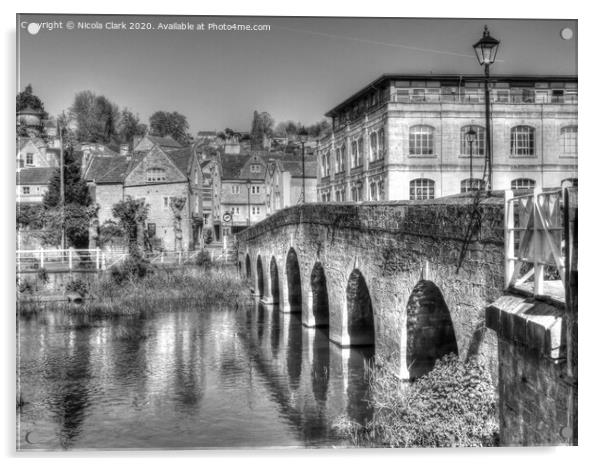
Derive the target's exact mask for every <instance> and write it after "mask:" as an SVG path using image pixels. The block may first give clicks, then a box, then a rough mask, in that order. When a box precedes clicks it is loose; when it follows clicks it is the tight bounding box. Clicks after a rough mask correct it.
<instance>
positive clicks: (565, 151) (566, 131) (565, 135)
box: [560, 126, 577, 157]
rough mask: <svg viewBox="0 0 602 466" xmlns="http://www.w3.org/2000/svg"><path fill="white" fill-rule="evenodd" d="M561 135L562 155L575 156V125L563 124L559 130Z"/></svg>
mask: <svg viewBox="0 0 602 466" xmlns="http://www.w3.org/2000/svg"><path fill="white" fill-rule="evenodd" d="M560 136H561V137H562V155H568V156H571V157H576V156H577V127H576V126H565V127H564V128H562V129H561V130H560Z"/></svg>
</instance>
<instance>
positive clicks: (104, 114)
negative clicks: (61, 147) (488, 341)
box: [69, 91, 119, 144]
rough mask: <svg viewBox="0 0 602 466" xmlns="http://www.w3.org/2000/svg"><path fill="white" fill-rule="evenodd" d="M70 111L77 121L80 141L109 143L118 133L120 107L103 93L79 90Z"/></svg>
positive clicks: (77, 135)
mask: <svg viewBox="0 0 602 466" xmlns="http://www.w3.org/2000/svg"><path fill="white" fill-rule="evenodd" d="M69 112H70V115H71V118H72V119H73V120H74V121H75V122H76V123H77V131H76V137H77V140H78V141H80V142H83V141H86V142H101V143H103V144H108V143H110V142H112V141H113V140H114V138H115V136H116V135H117V129H116V125H117V121H118V119H119V107H117V105H115V104H114V103H112V102H111V101H110V100H109V99H107V98H106V97H105V96H103V95H100V96H97V95H96V94H94V93H93V92H92V91H82V92H79V93H77V94H76V95H75V99H74V101H73V105H72V106H71V108H70V109H69Z"/></svg>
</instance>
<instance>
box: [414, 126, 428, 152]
mask: <svg viewBox="0 0 602 466" xmlns="http://www.w3.org/2000/svg"><path fill="white" fill-rule="evenodd" d="M433 132H434V130H433V128H432V127H431V126H426V125H417V126H412V127H411V128H410V155H433V153H434V152H433Z"/></svg>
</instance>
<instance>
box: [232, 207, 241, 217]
mask: <svg viewBox="0 0 602 466" xmlns="http://www.w3.org/2000/svg"><path fill="white" fill-rule="evenodd" d="M232 212H234V214H235V215H240V207H234V208H233V209H232Z"/></svg>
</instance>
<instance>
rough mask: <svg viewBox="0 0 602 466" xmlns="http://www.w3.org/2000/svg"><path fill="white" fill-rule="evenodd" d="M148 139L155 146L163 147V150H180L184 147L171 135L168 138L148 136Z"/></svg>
mask: <svg viewBox="0 0 602 466" xmlns="http://www.w3.org/2000/svg"><path fill="white" fill-rule="evenodd" d="M146 137H147V138H148V139H149V140H150V141H151V142H152V143H153V144H157V145H158V146H161V147H163V148H175V149H179V148H181V147H182V144H180V143H179V142H178V141H176V140H175V139H174V138H172V137H171V136H169V135H167V136H151V135H147V136H146Z"/></svg>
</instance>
